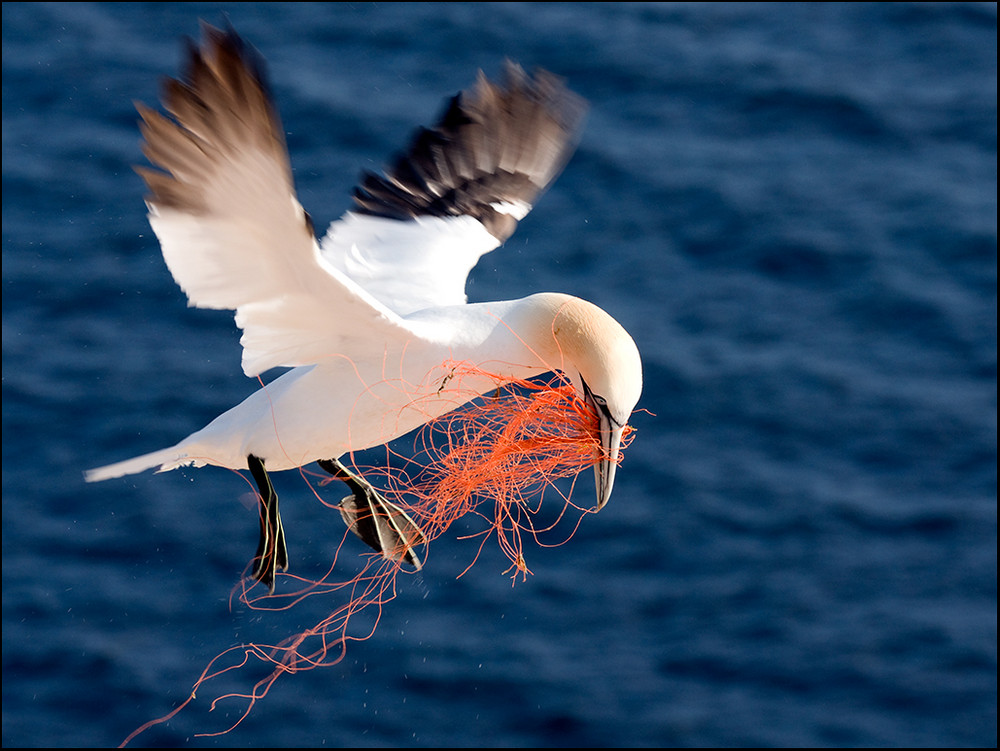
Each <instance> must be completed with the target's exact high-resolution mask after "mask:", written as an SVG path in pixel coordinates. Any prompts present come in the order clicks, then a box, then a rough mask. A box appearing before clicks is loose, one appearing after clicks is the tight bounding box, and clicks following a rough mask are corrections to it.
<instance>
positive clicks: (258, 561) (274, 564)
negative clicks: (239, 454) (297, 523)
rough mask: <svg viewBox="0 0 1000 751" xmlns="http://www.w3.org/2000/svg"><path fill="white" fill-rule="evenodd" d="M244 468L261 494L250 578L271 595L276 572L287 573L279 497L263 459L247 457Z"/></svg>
mask: <svg viewBox="0 0 1000 751" xmlns="http://www.w3.org/2000/svg"><path fill="white" fill-rule="evenodd" d="M247 465H248V466H249V467H250V474H251V475H253V479H254V482H256V483H257V490H258V491H259V493H260V543H259V544H258V545H257V555H256V556H255V557H254V561H255V563H254V569H253V578H254V579H257V580H259V581H260V582H262V583H263V584H266V585H267V588H268V590H269V591H270V592H272V593H273V592H274V574H275V571H277V570H279V569H280V570H281V571H286V570H287V569H288V551H287V550H286V549H285V530H284V527H282V526H281V514H279V513H278V494H277V493H275V492H274V486H272V485H271V478H270V477H268V476H267V472H266V471H265V470H264V460H263V459H259V458H258V457H256V456H254V455H253V454H250V455H249V456H248V457H247Z"/></svg>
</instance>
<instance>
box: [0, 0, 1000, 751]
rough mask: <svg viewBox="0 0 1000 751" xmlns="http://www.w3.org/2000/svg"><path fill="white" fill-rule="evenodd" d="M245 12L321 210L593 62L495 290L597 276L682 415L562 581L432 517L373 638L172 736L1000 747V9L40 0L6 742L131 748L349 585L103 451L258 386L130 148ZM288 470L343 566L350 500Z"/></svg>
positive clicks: (484, 287) (11, 509)
mask: <svg viewBox="0 0 1000 751" xmlns="http://www.w3.org/2000/svg"><path fill="white" fill-rule="evenodd" d="M227 17H228V19H229V21H230V22H231V23H232V24H233V25H234V26H235V28H236V29H237V30H238V31H239V32H240V33H241V34H242V35H244V36H245V37H246V38H247V39H248V40H249V41H250V42H252V43H253V44H254V45H255V46H256V47H257V48H258V49H259V50H260V51H261V52H262V54H263V55H264V56H265V57H266V58H267V60H268V62H269V65H270V73H271V81H272V85H273V88H274V91H275V96H276V98H277V101H278V106H279V108H280V111H281V113H282V117H283V120H284V124H285V128H286V130H287V140H288V145H289V149H290V152H291V158H292V164H293V166H294V169H295V180H296V184H297V187H298V190H299V194H300V199H301V202H302V203H303V205H304V206H305V207H306V209H307V210H308V211H309V212H310V213H311V214H312V216H313V219H314V220H315V223H316V226H317V227H324V226H325V225H326V224H327V223H328V222H330V221H331V220H333V219H335V218H337V217H338V216H339V215H340V214H341V213H342V212H343V211H344V210H346V209H347V208H348V207H349V206H350V201H349V195H350V189H351V188H352V187H353V185H354V183H355V181H356V179H357V176H358V173H359V171H360V170H361V169H362V168H368V169H373V168H377V167H379V166H380V165H381V164H383V163H384V162H385V161H387V160H388V158H389V156H390V155H391V154H392V153H393V152H394V151H395V150H397V149H399V148H400V147H401V146H402V145H403V144H404V143H405V142H406V140H407V138H408V136H409V133H410V132H411V130H412V129H413V128H414V127H415V126H416V125H418V124H426V123H429V122H431V121H432V120H433V119H434V118H435V117H436V116H437V114H438V112H439V111H440V108H441V106H442V102H443V100H444V98H445V97H446V96H449V95H451V94H453V93H454V92H456V91H458V90H460V89H462V88H465V87H466V86H468V85H469V83H470V82H471V81H472V80H473V78H474V75H475V73H476V71H477V70H478V69H479V68H482V69H483V70H485V71H486V72H487V73H489V74H495V73H496V72H497V71H499V69H500V67H501V65H502V61H503V59H504V58H505V57H509V58H512V59H514V60H517V61H519V62H521V63H523V64H525V65H526V66H529V67H531V66H541V67H545V68H547V69H550V70H552V71H554V72H556V73H558V74H559V75H562V76H564V77H566V78H567V79H568V81H569V83H570V85H571V87H572V88H573V89H574V90H576V91H577V92H579V93H580V94H581V95H583V96H584V97H585V98H586V99H588V100H589V102H590V107H591V109H590V113H589V118H588V122H587V127H586V131H585V133H584V135H583V139H582V142H581V144H580V147H579V150H578V152H577V154H576V155H575V157H574V159H573V160H572V161H571V162H570V164H569V166H568V167H567V169H566V170H565V172H564V173H563V175H562V176H561V177H560V179H559V181H558V182H557V183H556V184H555V186H554V187H553V188H552V190H551V191H549V193H548V194H546V196H545V197H544V199H543V200H542V201H541V202H540V203H539V205H538V206H537V208H536V209H535V210H534V211H533V212H532V214H531V215H530V216H529V217H528V218H527V219H526V220H525V221H524V222H522V223H521V226H520V228H519V230H518V232H517V234H515V235H514V236H513V237H512V238H511V239H510V240H509V241H508V243H507V244H506V246H505V247H504V248H502V249H500V250H498V251H497V252H495V253H493V254H490V255H489V256H487V257H485V258H484V259H483V261H482V262H481V263H480V265H479V267H478V268H477V269H476V270H475V271H474V273H473V276H472V280H471V283H470V287H469V293H470V298H471V299H473V300H490V299H506V298H513V297H521V296H523V295H526V294H529V293H532V292H537V291H543V290H553V291H563V292H568V293H571V294H575V295H578V296H580V297H584V298H587V299H589V300H592V301H594V302H596V303H597V304H599V305H601V306H602V307H603V308H605V309H606V310H608V311H609V312H611V313H612V314H613V315H614V316H615V317H616V318H617V319H618V320H619V321H621V322H622V323H623V325H624V326H625V327H626V328H627V329H628V330H629V331H630V332H631V333H632V334H633V336H634V338H635V340H636V342H637V343H638V345H639V348H640V350H641V352H642V354H643V359H644V368H645V390H644V393H643V398H642V401H641V402H640V407H641V408H642V409H643V410H644V411H640V412H638V413H637V414H636V415H635V416H634V420H633V424H634V425H635V427H636V428H637V433H636V435H635V440H634V442H633V444H632V445H631V447H630V448H629V449H628V451H627V452H626V455H625V459H624V463H623V465H622V467H621V469H620V470H619V474H618V479H617V481H616V486H615V492H614V496H613V498H612V500H611V503H610V504H609V505H608V506H607V507H606V508H605V509H604V510H603V511H602V512H601V513H600V514H599V515H597V516H588V517H587V518H585V519H584V520H583V523H582V525H581V527H580V529H579V531H578V532H577V534H576V535H575V536H574V537H573V539H572V540H570V541H569V542H568V543H567V544H565V545H562V546H560V547H554V548H536V547H531V546H529V547H528V548H527V549H526V555H527V559H528V564H529V566H530V567H531V569H532V571H533V575H532V576H530V577H529V578H528V580H527V581H526V582H524V583H518V584H517V585H516V586H514V587H513V588H512V587H511V585H510V580H509V578H508V577H507V576H504V575H503V571H504V569H505V568H506V565H507V564H506V560H505V559H504V558H503V557H502V555H501V554H500V553H499V552H498V551H497V550H496V549H495V548H493V547H491V546H487V548H486V552H485V553H484V555H483V556H482V558H481V559H480V561H479V562H478V563H477V564H476V566H475V567H474V568H473V569H472V570H471V571H469V572H468V573H467V574H465V575H464V576H462V577H461V578H457V577H458V574H459V573H461V571H462V570H463V569H464V568H465V567H466V566H467V565H468V563H469V562H470V561H471V560H472V558H473V557H474V556H475V550H476V547H477V543H476V541H472V540H460V539H457V534H456V535H453V536H447V537H446V538H441V539H439V540H436V541H435V543H434V546H435V547H434V549H433V550H432V552H431V556H430V560H429V561H428V565H427V566H426V567H425V569H424V571H423V572H422V573H421V574H420V575H419V576H413V577H404V578H403V579H402V580H401V586H400V591H399V596H398V597H397V598H396V599H395V600H394V601H393V602H391V603H389V604H388V605H387V606H386V607H385V609H384V610H383V612H382V614H381V618H380V621H379V623H378V627H377V630H376V631H375V634H374V635H373V636H372V638H371V639H369V640H367V641H363V642H356V643H352V644H350V646H349V649H348V652H347V656H346V658H345V659H344V660H343V661H342V662H341V663H340V664H338V665H336V666H333V667H327V668H322V669H318V670H313V671H310V672H306V673H301V674H297V675H290V676H284V677H283V678H281V679H280V680H279V681H278V683H277V684H276V685H275V688H274V689H273V690H272V693H271V694H270V695H268V696H267V698H266V699H264V700H263V701H262V702H260V703H259V704H258V705H257V706H256V707H255V708H254V710H253V712H252V713H251V714H250V716H249V718H248V719H247V720H246V721H245V722H244V723H243V724H242V725H240V726H239V727H238V728H237V729H235V730H234V731H232V732H231V733H229V734H227V735H222V736H218V737H199V736H197V735H196V734H198V733H204V732H215V731H219V730H222V729H225V728H226V727H228V725H229V724H231V723H232V722H233V721H234V719H235V717H236V714H234V713H235V712H237V711H238V710H237V709H236V706H237V705H236V703H233V704H231V705H230V704H223V705H222V706H220V708H219V709H216V710H215V711H214V712H209V711H208V703H209V701H210V699H211V698H212V696H214V695H216V694H218V693H221V690H217V691H213V692H208V694H210V695H205V696H202V694H199V698H198V699H197V700H196V701H195V702H194V703H193V705H192V706H190V707H189V708H187V709H186V710H185V711H184V712H182V713H181V714H179V715H178V716H177V717H175V718H174V719H173V720H172V721H171V722H169V723H168V724H165V725H161V726H158V727H156V728H154V729H152V730H150V731H148V732H147V733H146V734H144V735H141V736H140V737H139V738H138V739H137V740H136V741H135V745H151V746H175V745H192V746H210V745H218V746H291V747H298V746H319V745H329V746H335V747H336V746H348V747H352V746H387V745H388V746H431V747H453V746H454V747H464V746H526V747H534V746H565V747H577V746H716V745H725V746H792V747H797V746H871V745H875V746H899V747H909V746H994V745H995V744H996V740H997V507H996V493H997V368H996V366H997V356H996V353H997V348H996V342H997V151H996V146H997V11H996V5H995V4H992V3H986V4H981V3H972V4H970V3H947V4H910V3H898V4H887V5H881V4H856V3H852V4H832V5H827V4H801V5H799V4H795V5H771V4H764V5H759V4H749V3H738V4H726V3H720V4H707V5H700V4H677V5H675V4H664V3H540V4H531V3H502V4H492V3H484V4H480V3H444V4H438V3H426V4H424V3H405V4H394V3H378V4H355V3H351V4H347V3H337V4H324V3H317V4H311V3H303V4H298V3H280V4H278V3H235V4H217V3H138V4H130V3H123V4H118V3H68V4H63V3H4V5H3V470H4V472H3V744H4V746H5V747H7V746H37V747H49V746H104V745H114V744H118V743H120V742H121V741H122V740H123V739H124V738H125V737H126V736H127V735H128V734H129V733H130V732H131V731H132V730H133V729H135V728H136V727H138V726H139V725H140V724H142V723H144V722H146V721H147V720H150V719H153V718H156V717H160V716H162V715H164V714H166V713H167V712H169V711H170V710H171V709H172V708H173V707H174V706H176V704H177V703H179V702H180V701H182V700H183V699H184V698H185V697H186V696H187V695H188V694H189V693H190V691H191V686H192V684H193V683H194V681H195V680H196V679H197V678H198V676H199V675H200V674H201V671H202V670H203V669H204V667H205V665H206V664H207V663H208V661H209V660H210V659H211V658H212V657H214V656H215V655H216V654H217V653H218V652H220V651H222V650H223V649H226V648H228V647H230V646H232V645H236V644H241V643H245V642H246V641H249V640H256V641H261V640H264V641H267V640H270V641H278V640H280V639H282V638H284V637H285V636H288V635H290V634H291V633H293V632H294V631H295V630H297V629H301V628H304V627H308V626H310V625H312V624H313V623H315V622H316V621H317V620H318V619H319V618H322V617H323V616H324V615H325V614H326V613H327V612H329V611H332V610H334V609H335V608H336V607H338V606H339V605H341V604H342V602H341V601H339V600H338V599H337V596H336V595H331V596H330V597H329V598H328V599H325V600H322V601H321V600H320V599H318V598H314V599H313V600H310V601H307V602H304V603H302V604H301V606H300V607H298V608H296V609H293V610H292V611H290V612H287V613H267V612H263V613H262V612H254V611H249V610H247V609H245V608H243V607H241V606H239V605H232V606H231V604H230V601H229V596H230V593H231V591H232V589H233V587H234V585H236V584H237V582H238V579H239V576H240V573H241V572H242V571H243V569H244V567H245V565H246V564H247V562H248V560H249V558H250V556H251V555H252V554H253V552H254V549H255V545H256V535H257V531H256V517H255V512H254V510H253V507H252V505H251V506H249V507H248V505H247V504H245V503H244V502H245V500H246V498H245V494H246V492H247V486H246V484H245V483H243V482H242V481H241V480H240V479H239V478H238V477H236V476H234V475H233V474H232V473H230V472H226V471H223V470H219V469H213V468H205V469H201V470H182V471H178V472H173V473H169V474H165V475H154V474H152V473H147V474H144V475H139V476H135V477H130V478H124V479H120V480H114V481H109V482H105V483H101V484H97V485H85V484H84V483H83V481H82V471H83V470H84V469H86V468H88V467H93V466H97V465H101V464H105V463H108V462H111V461H116V460H119V459H123V458H126V457H129V456H132V455H134V454H137V453H141V452H145V451H149V450H153V449H157V448H161V447H163V446H167V445H170V444H173V443H174V442H176V441H177V440H178V439H180V438H182V437H184V436H185V435H187V434H188V433H190V432H192V431H193V430H195V429H197V428H199V427H201V426H202V425H204V424H205V423H206V422H207V421H208V420H210V419H212V418H213V417H215V416H216V415H217V414H218V413H220V412H222V411H223V410H225V409H227V408H228V407H230V406H232V405H233V404H235V403H236V402H238V401H239V400H240V399H242V398H243V397H245V396H246V395H247V394H249V393H250V392H251V391H252V390H253V388H254V383H252V382H251V381H249V380H248V379H246V378H244V377H243V376H242V374H241V372H240V368H239V356H240V349H239V343H238V339H239V332H238V331H237V329H236V328H235V326H234V324H233V321H232V318H231V317H230V316H229V315H228V314H226V313H222V312H212V311H196V310H193V309H189V308H187V307H186V301H185V298H184V296H183V294H182V293H181V291H180V290H179V289H178V288H177V286H176V285H175V284H174V282H173V280H172V278H171V277H170V274H169V272H168V271H167V269H166V267H165V265H164V263H163V261H162V257H161V256H160V253H159V250H158V246H157V243H156V239H155V237H154V236H153V235H152V233H151V231H150V229H149V226H148V224H147V222H146V218H145V207H144V205H143V202H142V195H143V192H144V188H143V185H142V182H141V180H140V179H139V178H138V176H136V175H135V174H134V173H133V172H132V170H131V166H132V165H133V164H137V163H140V162H141V161H142V157H141V154H140V151H139V145H138V133H137V128H136V125H135V120H136V114H135V110H134V107H133V101H135V100H140V101H144V102H147V103H153V102H154V101H155V100H156V98H157V96H158V91H159V84H160V80H161V79H162V77H163V76H166V75H175V74H177V72H178V70H179V65H180V60H181V57H182V49H183V47H182V42H181V40H182V38H183V37H184V36H185V35H196V34H197V33H198V21H199V19H204V20H206V21H209V22H213V23H221V22H223V21H224V19H225V18H227ZM275 482H276V484H277V486H278V490H279V492H280V493H281V495H282V501H283V515H284V517H285V523H286V526H287V529H288V534H289V545H290V549H291V555H292V559H293V566H295V567H301V568H300V569H299V570H300V571H301V572H308V571H312V570H319V571H320V572H322V570H323V567H324V566H326V565H328V564H329V561H330V560H331V559H332V557H333V554H334V552H335V547H336V545H337V544H339V542H340V540H341V538H342V535H343V527H342V522H341V521H340V519H339V515H338V514H337V513H336V512H335V511H330V510H329V509H326V508H324V507H323V506H322V505H321V504H320V503H319V502H318V501H317V500H316V499H315V497H314V496H313V495H312V494H311V491H310V490H309V488H308V487H307V486H306V485H305V484H304V482H303V481H302V479H301V478H300V477H299V476H298V475H296V474H295V473H286V474H284V475H281V476H278V477H276V478H275ZM591 485H592V483H591V481H590V478H584V479H583V480H582V481H581V488H580V490H579V491H578V492H580V493H581V494H589V493H591V492H592V491H591ZM327 493H330V494H333V495H334V496H336V497H330V498H328V499H327V500H329V501H331V502H336V500H338V499H339V491H337V490H334V489H333V488H330V489H328V490H327ZM581 502H589V495H588V497H587V498H581ZM355 552H357V553H361V552H363V551H362V550H361V548H360V544H358V545H357V546H356V547H355ZM263 675H264V671H263V670H262V669H259V668H257V667H248V668H247V669H246V670H244V671H243V672H240V673H238V674H235V675H232V676H227V677H226V678H224V679H222V681H223V683H222V690H233V691H246V690H248V689H249V688H250V687H251V685H252V684H253V682H254V681H255V680H257V679H259V678H260V677H263Z"/></svg>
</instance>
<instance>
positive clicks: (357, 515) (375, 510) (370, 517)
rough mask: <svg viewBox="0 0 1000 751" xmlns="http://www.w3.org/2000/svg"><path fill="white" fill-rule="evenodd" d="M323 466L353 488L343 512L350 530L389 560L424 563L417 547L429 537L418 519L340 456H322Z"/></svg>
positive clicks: (321, 462) (411, 563) (343, 502)
mask: <svg viewBox="0 0 1000 751" xmlns="http://www.w3.org/2000/svg"><path fill="white" fill-rule="evenodd" d="M319 466H320V467H321V468H322V469H323V470H324V471H326V472H328V473H329V474H331V475H333V476H334V477H336V478H337V479H338V480H343V481H344V482H345V483H347V487H348V488H350V490H351V493H352V495H349V496H347V497H346V498H344V500H342V501H341V502H340V515H341V516H342V517H343V518H344V523H345V524H347V526H348V527H349V528H350V530H351V531H352V532H354V534H356V535H357V536H358V537H360V538H361V539H362V540H363V541H364V542H365V543H366V544H367V545H369V546H370V547H371V548H372V549H374V550H377V551H379V552H380V553H382V555H383V556H385V558H387V559H388V560H390V561H404V562H406V563H409V564H410V565H411V566H413V567H414V568H416V569H417V570H419V569H420V567H421V566H422V565H423V563H422V561H421V560H420V558H419V556H418V555H417V552H416V550H415V548H416V546H417V545H421V544H425V543H426V539H425V538H424V533H423V532H421V531H420V527H418V526H417V524H416V522H414V521H413V520H412V519H411V518H410V517H409V515H408V514H407V513H406V512H405V511H404V510H403V509H401V508H400V507H399V506H397V505H396V504H394V503H390V502H389V501H387V500H386V499H385V498H383V497H382V495H381V494H380V493H379V492H378V491H377V490H376V489H375V488H374V487H372V486H371V484H370V483H369V482H368V481H367V480H365V479H364V478H363V477H361V476H360V475H356V474H354V473H353V472H351V471H350V470H349V469H347V467H345V466H344V465H343V464H342V463H341V462H340V461H339V460H338V459H322V460H320V461H319Z"/></svg>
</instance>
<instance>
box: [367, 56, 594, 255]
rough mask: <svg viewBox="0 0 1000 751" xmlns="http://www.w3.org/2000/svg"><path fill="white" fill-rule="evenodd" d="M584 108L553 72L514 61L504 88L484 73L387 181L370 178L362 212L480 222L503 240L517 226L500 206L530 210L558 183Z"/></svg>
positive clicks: (418, 136) (419, 136)
mask: <svg viewBox="0 0 1000 751" xmlns="http://www.w3.org/2000/svg"><path fill="white" fill-rule="evenodd" d="M585 111H586V105H585V103H584V101H583V100H582V99H581V98H580V97H578V96H577V95H576V94H573V93H572V92H571V91H570V90H569V89H568V88H566V85H565V83H564V82H563V81H562V79H560V78H558V77H557V76H554V75H553V74H551V73H548V72H547V71H543V70H539V71H536V72H535V74H534V75H533V76H529V75H528V74H527V73H525V72H524V70H523V69H522V68H521V67H520V66H519V65H517V64H515V63H513V62H510V61H507V63H506V65H505V68H504V74H503V81H502V83H500V84H495V83H492V82H490V81H489V80H488V79H487V78H486V76H485V75H484V74H483V73H482V72H480V74H479V76H478V78H477V81H476V84H475V85H474V86H473V87H472V88H471V89H469V90H468V91H464V92H462V93H461V94H458V95H456V96H454V97H452V98H451V99H450V100H449V101H448V103H447V106H446V107H445V109H444V112H443V113H442V115H441V116H440V118H439V120H438V123H437V125H436V126H434V127H433V128H430V129H428V128H421V129H419V130H418V131H417V132H416V133H415V134H414V136H413V138H412V140H411V142H410V146H409V148H408V149H407V150H406V152H405V153H403V154H401V155H399V156H398V157H397V158H396V159H395V160H394V162H393V163H392V166H391V167H390V168H388V169H387V170H386V172H385V175H375V174H372V173H371V172H365V173H363V174H362V177H361V181H360V184H359V186H358V187H357V188H355V190H354V200H355V203H356V204H357V206H358V208H357V211H358V213H361V214H368V215H372V216H381V217H387V218H390V219H399V220H409V219H413V218H415V217H418V216H462V215H469V216H473V217H474V218H476V219H478V220H479V221H480V222H482V223H483V224H484V226H486V228H487V229H488V230H489V231H490V232H491V233H492V234H493V235H494V236H495V237H497V239H499V240H500V241H503V240H506V239H507V237H509V236H510V234H512V233H513V231H514V229H515V228H516V226H517V221H516V219H515V218H514V217H512V216H510V215H509V214H505V213H500V212H497V211H496V209H495V208H494V205H495V204H502V203H515V204H517V203H520V204H525V205H527V206H530V205H531V204H532V203H533V202H534V201H535V200H536V199H537V198H538V196H539V194H540V193H541V192H542V191H544V190H545V189H546V188H547V187H548V185H549V184H550V183H551V182H552V181H553V180H554V179H555V178H556V176H557V175H558V174H559V172H560V171H561V170H562V168H563V166H564V165H565V163H566V161H567V160H568V159H569V156H570V154H571V153H572V151H573V149H574V147H575V145H576V140H577V137H578V134H579V130H580V126H581V124H582V121H583V115H584V113H585Z"/></svg>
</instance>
